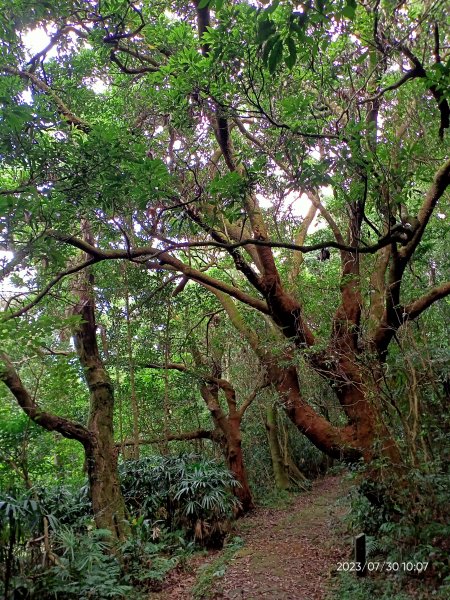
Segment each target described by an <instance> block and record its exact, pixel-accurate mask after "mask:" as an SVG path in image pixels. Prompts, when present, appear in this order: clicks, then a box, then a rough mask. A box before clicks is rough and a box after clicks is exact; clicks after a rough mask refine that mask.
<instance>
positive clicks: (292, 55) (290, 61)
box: [284, 37, 297, 69]
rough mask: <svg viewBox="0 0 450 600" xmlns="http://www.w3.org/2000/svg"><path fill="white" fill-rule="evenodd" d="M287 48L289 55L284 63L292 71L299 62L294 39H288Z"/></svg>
mask: <svg viewBox="0 0 450 600" xmlns="http://www.w3.org/2000/svg"><path fill="white" fill-rule="evenodd" d="M286 46H287V47H288V50H289V55H288V56H286V57H285V59H284V62H285V63H286V66H287V67H288V68H289V69H292V67H293V66H294V65H295V63H296V61H297V48H296V45H295V42H294V40H293V38H291V37H288V38H287V40H286Z"/></svg>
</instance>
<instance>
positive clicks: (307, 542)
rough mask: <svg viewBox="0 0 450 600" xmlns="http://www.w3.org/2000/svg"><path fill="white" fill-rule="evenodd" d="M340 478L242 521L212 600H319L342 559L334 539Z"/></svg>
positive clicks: (340, 545)
mask: <svg viewBox="0 0 450 600" xmlns="http://www.w3.org/2000/svg"><path fill="white" fill-rule="evenodd" d="M344 495H345V489H344V488H343V485H342V480H341V478H340V477H327V478H325V479H323V480H320V481H318V482H316V483H315V484H314V485H313V488H312V490H311V491H310V492H308V493H305V494H302V495H301V496H298V497H297V498H296V499H295V501H294V503H293V504H292V505H291V506H290V507H289V508H288V509H284V510H268V509H262V510H258V511H256V513H255V514H254V515H252V516H251V517H249V518H247V519H246V520H245V521H244V522H243V523H242V527H241V531H240V534H241V535H242V537H243V538H244V539H245V546H244V548H243V549H242V550H241V551H239V552H238V553H237V556H236V557H235V559H234V560H233V562H232V564H231V565H230V567H229V568H228V570H227V572H226V574H225V577H224V578H223V580H222V582H221V583H220V584H219V585H221V587H222V590H221V591H220V592H218V593H217V595H216V596H214V597H215V598H217V599H219V598H223V599H226V600H238V599H239V600H253V599H260V598H261V599H262V598H264V599H265V600H323V599H324V598H325V594H326V587H327V584H328V583H329V580H330V578H331V572H332V571H334V570H335V569H336V567H337V563H338V561H339V560H341V559H342V558H343V557H345V556H346V555H347V554H348V546H347V547H346V546H345V544H344V543H343V540H342V539H338V538H337V535H338V534H337V531H336V528H335V522H336V520H337V519H338V518H339V517H340V516H342V514H343V512H344V511H345V509H344V508H343V507H342V505H338V504H336V502H337V500H338V499H339V498H341V497H343V496H344Z"/></svg>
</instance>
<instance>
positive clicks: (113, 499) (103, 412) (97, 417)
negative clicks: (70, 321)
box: [73, 271, 127, 539]
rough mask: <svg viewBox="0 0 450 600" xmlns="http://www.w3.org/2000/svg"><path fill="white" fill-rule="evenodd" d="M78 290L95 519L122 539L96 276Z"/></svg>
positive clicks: (83, 278) (85, 276)
mask: <svg viewBox="0 0 450 600" xmlns="http://www.w3.org/2000/svg"><path fill="white" fill-rule="evenodd" d="M76 293H77V296H78V302H77V305H76V306H75V308H74V310H73V314H74V315H77V316H79V317H80V318H81V322H80V323H79V325H78V326H77V327H76V328H75V331H74V340H75V349H76V351H77V354H78V358H79V360H80V364H81V366H82V367H83V371H84V377H85V379H86V383H87V385H88V388H89V394H90V412H89V421H88V430H89V431H90V432H91V433H92V434H93V436H94V442H93V443H92V444H91V445H89V446H88V447H86V459H87V472H88V478H89V486H90V492H91V499H92V507H93V511H94V518H95V522H96V524H97V527H99V528H103V529H109V530H110V531H111V532H112V534H113V535H114V537H116V538H118V539H123V538H124V537H125V535H126V532H127V525H126V522H125V502H124V499H123V496H122V492H121V489H120V484H119V477H118V472H117V456H118V452H117V449H116V446H115V443H114V422H113V417H114V392H113V386H112V383H111V380H110V378H109V375H108V372H107V371H106V368H105V366H104V364H103V361H102V358H101V356H100V352H99V348H98V344H97V335H96V329H97V328H96V323H95V301H94V296H93V277H92V275H90V274H89V273H87V272H86V271H83V272H82V273H81V274H80V276H79V277H78V280H77V289H76Z"/></svg>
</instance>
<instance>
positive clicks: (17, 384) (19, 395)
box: [0, 352, 95, 447]
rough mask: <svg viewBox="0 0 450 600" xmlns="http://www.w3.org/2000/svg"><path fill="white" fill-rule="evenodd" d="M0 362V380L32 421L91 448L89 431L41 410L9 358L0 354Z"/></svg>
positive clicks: (93, 439)
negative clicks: (0, 362)
mask: <svg viewBox="0 0 450 600" xmlns="http://www.w3.org/2000/svg"><path fill="white" fill-rule="evenodd" d="M0 360H1V361H2V363H3V364H2V365H0V380H1V381H3V383H4V384H5V385H6V386H7V387H8V389H9V390H10V392H11V393H12V394H13V396H14V397H15V399H16V400H17V403H18V404H19V406H20V407H21V408H22V410H23V411H24V413H25V414H26V415H27V416H28V417H29V418H30V419H31V420H32V421H34V422H35V423H36V424H37V425H40V426H41V427H43V428H44V429H47V430H48V431H57V432H58V433H60V434H61V435H63V436H64V437H65V438H68V439H74V440H77V441H79V442H80V443H81V444H83V446H84V447H90V446H92V444H93V443H94V441H95V438H94V436H93V434H92V433H91V432H90V431H88V430H87V429H86V428H85V427H83V425H81V424H80V423H75V422H74V421H70V420H69V419H64V418H63V417H59V416H57V415H53V414H51V413H48V412H45V411H43V410H41V409H40V408H39V406H38V405H37V404H36V402H35V401H34V399H33V398H32V396H31V394H30V393H29V392H28V390H27V389H26V388H25V386H24V385H23V383H22V380H21V379H20V377H19V375H18V373H17V371H16V370H15V368H14V365H13V363H12V361H11V359H10V358H9V356H8V355H7V354H6V353H5V352H0Z"/></svg>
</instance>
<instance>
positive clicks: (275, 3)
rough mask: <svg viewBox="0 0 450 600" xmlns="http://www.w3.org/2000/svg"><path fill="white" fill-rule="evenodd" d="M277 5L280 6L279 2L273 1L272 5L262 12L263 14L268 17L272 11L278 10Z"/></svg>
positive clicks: (277, 0) (278, 0)
mask: <svg viewBox="0 0 450 600" xmlns="http://www.w3.org/2000/svg"><path fill="white" fill-rule="evenodd" d="M279 4H280V0H273V2H272V4H271V5H270V6H268V7H267V8H266V9H265V11H264V12H265V13H266V14H267V15H270V14H271V13H273V12H274V11H275V10H276V9H277V8H278V5H279Z"/></svg>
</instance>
